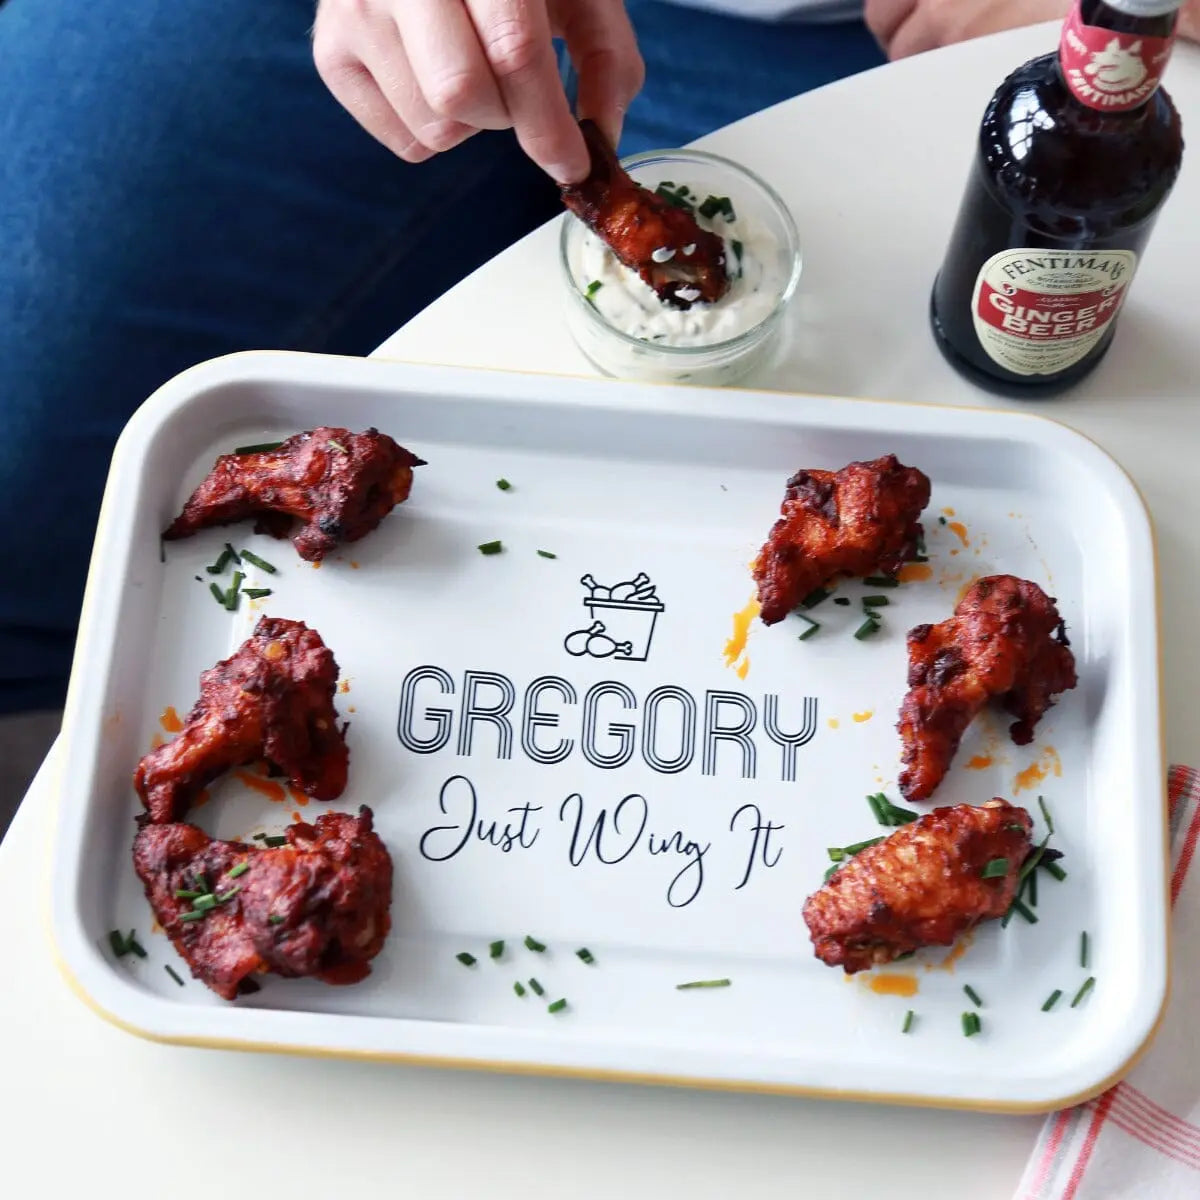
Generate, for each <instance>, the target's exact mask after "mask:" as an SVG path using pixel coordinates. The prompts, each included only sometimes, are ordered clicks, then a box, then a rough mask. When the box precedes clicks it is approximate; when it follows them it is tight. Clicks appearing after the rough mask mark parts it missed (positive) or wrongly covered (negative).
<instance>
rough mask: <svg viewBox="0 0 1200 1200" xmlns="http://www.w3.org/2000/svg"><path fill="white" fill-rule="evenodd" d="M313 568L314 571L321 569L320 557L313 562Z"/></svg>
mask: <svg viewBox="0 0 1200 1200" xmlns="http://www.w3.org/2000/svg"><path fill="white" fill-rule="evenodd" d="M312 569H313V570H314V571H319V570H320V569H321V560H320V559H319V558H318V559H317V560H316V562H314V563H313V565H312Z"/></svg>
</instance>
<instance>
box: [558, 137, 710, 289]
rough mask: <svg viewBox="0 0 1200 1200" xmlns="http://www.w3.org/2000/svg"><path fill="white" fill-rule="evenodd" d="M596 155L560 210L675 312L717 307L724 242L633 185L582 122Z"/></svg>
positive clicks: (564, 194)
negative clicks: (697, 305) (700, 306)
mask: <svg viewBox="0 0 1200 1200" xmlns="http://www.w3.org/2000/svg"><path fill="white" fill-rule="evenodd" d="M579 128H580V129H581V130H582V132H583V137H584V141H585V142H587V147H588V153H589V155H590V156H591V171H590V172H589V174H588V177H587V178H586V179H585V180H583V182H582V183H573V184H570V185H568V186H565V187H563V189H562V199H563V203H564V204H565V205H566V206H567V208H568V209H570V210H571V212H573V213H574V214H575V215H576V216H577V217H578V218H579V219H580V220H581V221H582V222H583V223H584V224H585V225H587V227H588V228H589V229H591V230H592V232H593V233H595V234H596V236H597V237H598V238H600V240H601V241H602V242H604V243H605V244H606V245H607V246H608V247H609V249H611V250H612V252H613V253H614V254H615V255H616V256H617V258H618V259H619V260H620V261H621V262H622V263H623V264H624V265H625V266H627V267H628V268H629V269H630V270H631V271H636V272H637V273H638V275H639V276H640V277H641V279H642V281H643V282H644V283H646V284H647V285H648V286H649V287H651V288H653V289H654V291H655V293H656V294H657V295H658V298H659V299H660V300H662V301H664V303H666V304H670V305H671V306H672V307H674V308H682V309H687V308H690V307H691V306H692V304H693V303H695V302H696V301H697V300H703V301H704V302H705V303H708V304H712V303H713V302H714V301H717V300H720V298H721V297H722V296H723V295H725V293H726V292H727V291H728V290H729V272H728V270H727V268H726V265H725V243H724V242H723V241H722V240H721V239H720V238H719V237H717V235H716V234H715V233H710V232H709V231H708V230H707V229H702V228H701V227H700V225H699V224H697V222H696V219H695V218H694V217H693V216H692V214H691V213H689V212H687V211H686V210H685V209H682V208H678V207H676V206H675V205H673V204H671V203H670V202H669V201H667V200H665V199H663V197H662V196H659V195H656V194H655V193H654V192H652V191H650V189H649V188H645V187H642V185H641V184H639V183H636V182H635V181H634V180H633V179H632V178H631V177H630V176H629V174H628V172H627V171H626V170H625V168H624V167H622V166H621V162H620V160H619V159H618V158H617V155H616V153H615V152H614V151H613V148H612V147H611V146H610V145H609V144H608V141H607V139H606V138H605V137H604V135H603V134H602V133H601V132H600V130H599V128H598V127H597V126H596V125H595V123H594V122H592V121H588V120H584V121H580V122H579Z"/></svg>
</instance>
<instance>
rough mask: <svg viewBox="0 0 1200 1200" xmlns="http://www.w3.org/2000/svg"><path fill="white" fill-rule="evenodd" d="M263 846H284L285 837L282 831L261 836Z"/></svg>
mask: <svg viewBox="0 0 1200 1200" xmlns="http://www.w3.org/2000/svg"><path fill="white" fill-rule="evenodd" d="M263 845H264V846H286V845H287V838H286V837H285V836H284V835H283V834H282V833H276V834H272V835H271V836H270V837H265V838H263Z"/></svg>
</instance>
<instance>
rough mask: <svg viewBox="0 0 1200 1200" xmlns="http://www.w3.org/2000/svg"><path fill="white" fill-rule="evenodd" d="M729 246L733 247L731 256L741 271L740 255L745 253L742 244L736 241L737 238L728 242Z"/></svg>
mask: <svg viewBox="0 0 1200 1200" xmlns="http://www.w3.org/2000/svg"><path fill="white" fill-rule="evenodd" d="M729 244H730V246H732V247H733V256H734V258H736V259H737V261H738V270H739V271H741V269H742V253H743V252H744V251H745V246H743V245H742V243H741V242H739V241H738V240H737V238H734V239H733V241H732V242H730V243H729Z"/></svg>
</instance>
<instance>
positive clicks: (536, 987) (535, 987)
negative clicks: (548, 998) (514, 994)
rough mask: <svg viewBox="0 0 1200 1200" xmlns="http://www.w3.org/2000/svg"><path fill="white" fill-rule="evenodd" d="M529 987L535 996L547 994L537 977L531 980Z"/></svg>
mask: <svg viewBox="0 0 1200 1200" xmlns="http://www.w3.org/2000/svg"><path fill="white" fill-rule="evenodd" d="M529 987H530V989H531V990H532V992H533V994H534V995H535V996H544V995H545V994H546V989H545V988H544V987H542V985H541V984H540V983H538V981H537V980H536V979H531V980H530V981H529Z"/></svg>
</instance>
